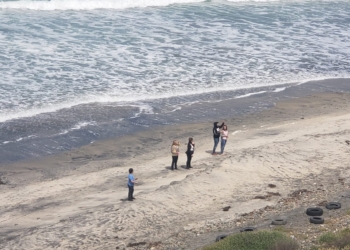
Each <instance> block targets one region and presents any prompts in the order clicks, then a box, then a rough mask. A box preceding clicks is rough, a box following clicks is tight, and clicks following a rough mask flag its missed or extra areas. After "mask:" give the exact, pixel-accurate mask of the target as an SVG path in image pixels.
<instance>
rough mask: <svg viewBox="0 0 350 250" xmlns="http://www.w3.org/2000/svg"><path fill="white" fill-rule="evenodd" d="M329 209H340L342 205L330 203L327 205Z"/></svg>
mask: <svg viewBox="0 0 350 250" xmlns="http://www.w3.org/2000/svg"><path fill="white" fill-rule="evenodd" d="M326 208H327V209H339V208H341V204H340V203H339V202H328V203H327V205H326Z"/></svg>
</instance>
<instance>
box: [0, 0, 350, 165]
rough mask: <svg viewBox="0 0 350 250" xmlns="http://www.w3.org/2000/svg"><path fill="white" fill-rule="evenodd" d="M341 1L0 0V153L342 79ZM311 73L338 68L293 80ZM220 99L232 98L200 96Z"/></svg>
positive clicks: (247, 105) (245, 105) (84, 139)
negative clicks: (216, 104) (224, 102)
mask: <svg viewBox="0 0 350 250" xmlns="http://www.w3.org/2000/svg"><path fill="white" fill-rule="evenodd" d="M348 13H350V2H348V1H300V0H299V1H215V0H214V1H190V0H188V1H187V0H178V1H176V0H143V1H136V0H135V1H133V0H101V1H98V0H91V1H90V0H85V1H83V0H71V1H68V0H52V1H23V0H22V1H21V0H20V1H0V163H6V162H14V161H18V160H25V159H29V158H33V157H41V156H45V155H51V154H56V153H59V152H62V151H65V150H69V149H71V148H74V147H79V146H82V145H86V144H89V143H91V142H94V141H96V140H102V139H107V138H114V137H118V136H122V135H126V134H129V133H133V132H135V131H140V130H144V129H147V128H150V127H154V126H162V125H168V124H182V123H189V122H197V121H212V120H213V119H219V118H221V117H223V116H225V117H230V116H231V117H232V116H235V115H240V114H244V113H247V112H256V111H259V110H261V109H265V108H267V107H270V106H271V105H273V102H275V101H276V100H279V99H283V98H290V97H291V96H295V95H303V94H307V93H309V92H310V91H348V87H349V81H348V80H342V78H350V61H349V58H350V17H349V15H348ZM322 79H339V80H336V81H316V82H313V83H312V84H305V83H306V82H308V81H313V80H322ZM257 97H259V99H257ZM224 100H235V102H234V103H235V106H234V107H232V108H231V109H225V110H223V109H219V110H217V109H212V108H211V107H212V106H213V105H212V104H213V103H218V102H221V101H224Z"/></svg>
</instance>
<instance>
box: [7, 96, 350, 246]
mask: <svg viewBox="0 0 350 250" xmlns="http://www.w3.org/2000/svg"><path fill="white" fill-rule="evenodd" d="M349 100H350V94H349V93H317V92H314V93H312V94H309V95H308V94H306V96H305V97H301V98H290V99H288V100H283V101H280V102H276V105H275V106H274V107H272V108H270V109H266V110H263V111H260V112H255V113H251V114H249V113H247V114H244V115H242V116H239V117H230V118H226V122H227V124H228V126H229V132H230V139H229V141H228V144H227V146H226V149H225V150H226V155H225V156H211V154H210V152H211V148H212V144H213V142H212V136H211V128H212V123H208V122H204V123H203V122H202V123H198V124H185V125H174V126H165V127H163V128H158V127H157V128H154V129H151V130H149V131H143V132H138V133H136V134H135V135H132V136H128V137H126V138H118V139H117V140H107V141H103V142H96V143H94V144H92V145H88V146H86V147H82V148H79V149H76V150H73V151H70V152H66V153H64V154H62V155H59V156H53V157H49V158H46V159H41V160H39V161H31V162H26V163H20V164H19V165H17V170H19V169H22V171H23V170H24V169H27V172H25V171H24V172H20V171H19V172H17V173H16V172H15V171H14V169H9V170H8V174H7V176H5V177H6V178H4V182H5V185H0V188H1V189H2V192H1V194H0V198H1V200H2V201H3V205H2V207H1V211H2V212H1V217H2V218H3V219H2V221H1V222H0V246H2V249H10V248H11V247H12V248H13V247H19V248H34V249H35V248H40V247H41V248H43V247H45V248H46V249H55V248H60V247H61V248H65V247H68V246H70V247H72V248H77V249H79V247H81V248H84V247H88V248H90V249H115V248H116V247H120V249H122V248H123V247H126V246H128V245H129V244H133V243H137V242H147V247H148V246H150V245H152V244H153V245H152V247H154V249H179V247H180V246H182V244H183V243H186V242H187V243H186V244H188V245H186V246H183V247H185V248H186V247H190V248H186V249H195V248H196V247H199V245H198V244H197V245H192V246H191V245H190V243H189V242H190V241H191V240H193V241H195V240H196V239H197V238H201V237H205V235H206V234H205V233H203V234H202V233H200V235H202V236H201V237H199V236H197V231H196V230H197V228H201V227H202V226H203V225H204V226H205V225H206V223H207V222H209V223H210V224H212V225H216V224H218V225H219V224H220V223H222V221H226V222H232V223H233V222H234V221H235V220H237V219H239V218H240V217H241V215H242V214H244V213H249V212H251V211H254V210H255V211H257V210H259V209H261V208H264V207H266V206H273V205H274V204H277V203H278V201H279V200H280V199H284V198H286V197H288V195H289V194H290V193H291V192H293V191H295V190H298V189H300V188H298V187H301V186H303V185H305V186H308V185H309V184H308V183H307V181H310V180H311V181H312V178H311V177H312V176H314V177H313V178H315V176H317V175H318V174H320V173H322V171H324V170H326V169H337V168H339V167H342V168H343V170H344V171H346V168H344V164H345V165H346V164H348V155H347V154H348V150H349V149H348V148H347V147H346V145H345V144H344V141H345V140H346V139H349V138H346V136H347V135H349V136H350V131H349V130H348V129H347V128H346V124H348V122H349V121H350V115H349V111H350V101H349ZM220 105H221V107H222V108H224V109H228V108H230V107H232V106H231V105H232V102H230V101H227V102H222V103H220ZM235 131H239V132H236V133H235ZM233 133H234V134H233ZM189 136H193V137H194V139H195V142H196V146H197V149H196V152H195V158H194V159H193V166H194V169H193V170H190V171H188V170H185V169H183V167H180V170H178V171H169V169H168V168H169V165H170V163H171V156H170V153H169V150H170V149H169V148H170V145H171V142H172V140H173V139H178V140H180V142H181V144H182V146H181V155H180V159H179V165H180V166H183V165H184V163H185V154H184V148H185V147H184V143H185V142H187V138H188V137H189ZM325 149H327V152H326V151H325ZM328 151H329V152H328ZM129 167H134V170H135V176H136V177H138V178H139V179H140V184H139V185H138V186H136V187H135V196H136V200H135V201H134V202H132V203H130V202H125V201H124V199H125V198H126V195H127V188H126V176H127V169H128V168H129ZM60 168H61V169H60ZM45 171H46V172H45ZM50 171H51V172H50ZM28 178H30V181H28V180H27V179H28ZM306 180H307V181H306ZM274 182H277V183H279V184H278V185H277V188H276V190H274V191H273V192H278V193H279V194H280V196H271V197H269V199H254V197H255V196H258V195H266V192H267V191H271V190H269V189H268V187H267V184H269V183H272V184H273V183H274ZM299 205H300V204H299ZM225 206H231V207H232V208H231V209H230V210H229V211H228V212H222V208H223V207H225ZM236 226H237V225H236ZM193 232H196V233H193ZM44 235H45V237H44ZM46 236H48V237H46ZM181 237H185V238H181ZM62 239H65V240H63V241H62ZM207 239H208V240H209V238H208V237H207ZM213 240H214V239H213ZM157 242H158V243H157ZM159 242H161V243H159ZM179 242H180V243H181V244H180V243H179ZM182 242H183V243H182ZM156 243H157V244H156ZM137 247H138V248H137V249H143V248H142V247H144V248H145V249H147V247H146V245H139V246H137ZM171 247H173V248H171ZM192 247H193V248H192ZM128 249H129V248H128ZM130 249H132V248H130Z"/></svg>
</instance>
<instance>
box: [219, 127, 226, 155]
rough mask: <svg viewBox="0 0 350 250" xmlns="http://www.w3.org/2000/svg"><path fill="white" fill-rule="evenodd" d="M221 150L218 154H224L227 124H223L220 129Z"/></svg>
mask: <svg viewBox="0 0 350 250" xmlns="http://www.w3.org/2000/svg"><path fill="white" fill-rule="evenodd" d="M220 133H221V152H220V154H221V155H222V154H224V149H225V146H226V142H227V138H228V130H227V126H226V125H224V126H223V127H222V130H221V132H220Z"/></svg>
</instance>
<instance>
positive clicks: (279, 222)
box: [271, 219, 287, 225]
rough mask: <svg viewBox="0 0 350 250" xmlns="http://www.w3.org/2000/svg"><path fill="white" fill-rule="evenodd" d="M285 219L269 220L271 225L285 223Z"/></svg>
mask: <svg viewBox="0 0 350 250" xmlns="http://www.w3.org/2000/svg"><path fill="white" fill-rule="evenodd" d="M286 224H287V221H286V220H285V219H276V220H273V221H271V225H286Z"/></svg>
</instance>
